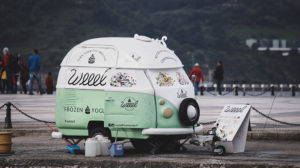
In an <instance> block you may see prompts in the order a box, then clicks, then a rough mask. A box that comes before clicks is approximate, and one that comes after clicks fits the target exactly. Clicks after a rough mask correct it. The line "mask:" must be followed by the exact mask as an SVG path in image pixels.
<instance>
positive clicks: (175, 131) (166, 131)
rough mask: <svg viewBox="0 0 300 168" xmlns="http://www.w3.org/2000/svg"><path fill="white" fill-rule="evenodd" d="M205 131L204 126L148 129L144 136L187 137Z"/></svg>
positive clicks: (143, 132)
mask: <svg viewBox="0 0 300 168" xmlns="http://www.w3.org/2000/svg"><path fill="white" fill-rule="evenodd" d="M202 129H203V126H202V125H200V126H196V127H195V129H193V128H147V129H143V131H142V134H144V135H185V134H193V133H199V132H200V131H201V130H202Z"/></svg>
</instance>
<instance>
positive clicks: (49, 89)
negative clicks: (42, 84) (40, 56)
mask: <svg viewBox="0 0 300 168" xmlns="http://www.w3.org/2000/svg"><path fill="white" fill-rule="evenodd" d="M46 88H47V94H53V78H52V73H51V72H48V76H47V78H46Z"/></svg>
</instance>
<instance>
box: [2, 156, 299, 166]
mask: <svg viewBox="0 0 300 168" xmlns="http://www.w3.org/2000/svg"><path fill="white" fill-rule="evenodd" d="M0 167H36V168H38V167H48V168H52V167H102V168H103V167H105V168H139V167H143V168H157V167H172V168H199V167H206V168H219V167H220V168H231V167H238V168H247V167H259V168H265V167H276V168H284V167H290V168H299V165H296V164H294V165H293V164H289V165H287V164H281V163H249V162H244V163H241V162H237V163H209V162H207V161H203V162H201V161H198V162H176V161H150V160H126V161H125V160H121V159H119V158H117V159H101V160H100V159H99V160H97V161H95V160H78V159H77V160H75V159H0Z"/></svg>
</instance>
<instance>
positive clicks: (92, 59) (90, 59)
mask: <svg viewBox="0 0 300 168" xmlns="http://www.w3.org/2000/svg"><path fill="white" fill-rule="evenodd" d="M88 63H89V64H93V63H95V56H94V54H92V55H91V56H90V58H89V61H88Z"/></svg>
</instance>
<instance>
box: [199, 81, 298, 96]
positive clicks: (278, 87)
mask: <svg viewBox="0 0 300 168" xmlns="http://www.w3.org/2000/svg"><path fill="white" fill-rule="evenodd" d="M221 88H222V92H225V93H224V94H222V95H228V94H230V93H233V95H234V96H238V95H239V93H240V92H242V95H243V96H246V95H247V96H262V95H266V93H267V92H270V96H275V92H277V93H278V94H279V96H283V92H289V93H290V95H291V96H296V92H297V91H298V92H299V91H300V84H223V85H222V86H221ZM199 91H200V95H202V96H203V95H204V92H207V93H209V94H211V95H214V96H216V95H218V94H217V84H202V85H199ZM257 92H259V93H257Z"/></svg>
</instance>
